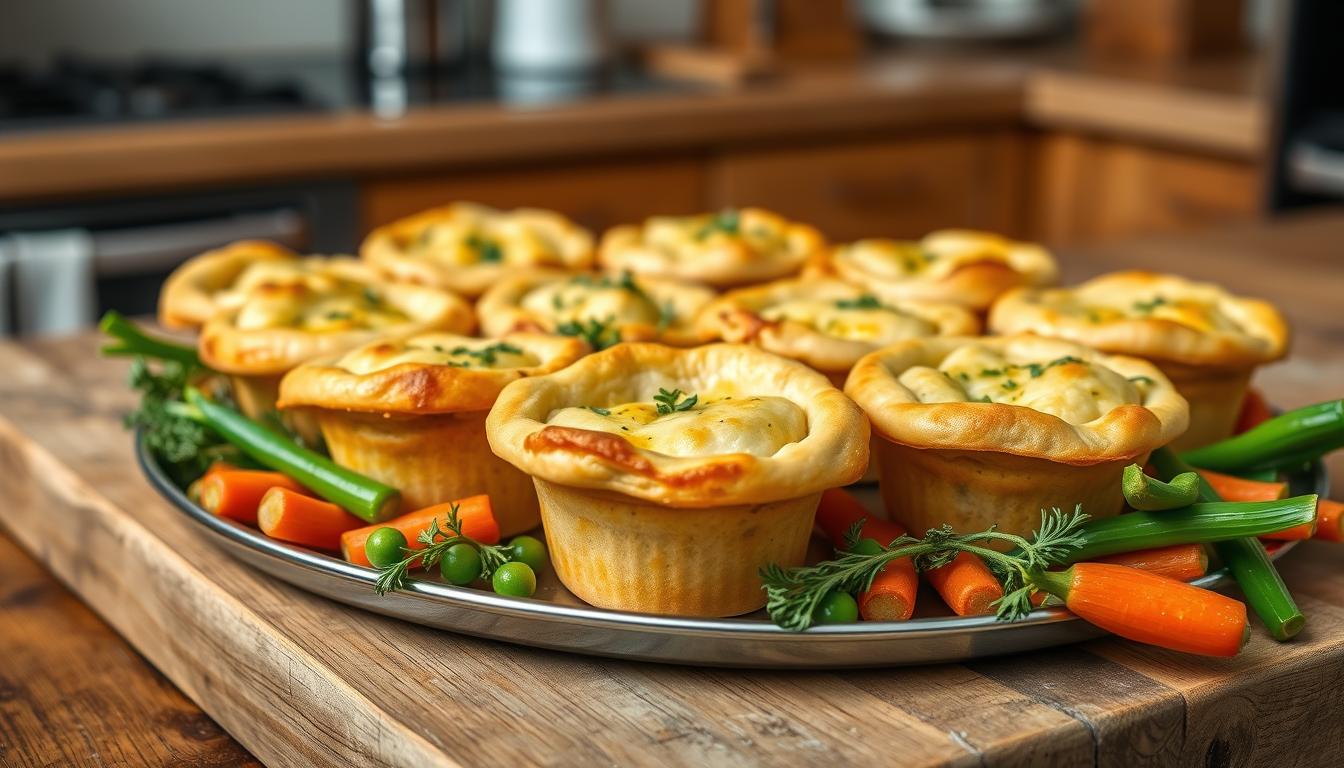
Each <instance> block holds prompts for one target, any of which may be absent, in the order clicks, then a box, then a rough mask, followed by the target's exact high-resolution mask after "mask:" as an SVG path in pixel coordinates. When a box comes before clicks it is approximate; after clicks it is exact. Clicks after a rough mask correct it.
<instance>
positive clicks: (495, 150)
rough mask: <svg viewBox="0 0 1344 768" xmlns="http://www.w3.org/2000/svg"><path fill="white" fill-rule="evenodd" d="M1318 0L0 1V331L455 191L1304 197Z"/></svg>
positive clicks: (1326, 64)
mask: <svg viewBox="0 0 1344 768" xmlns="http://www.w3.org/2000/svg"><path fill="white" fill-rule="evenodd" d="M1341 6H1344V4H1340V3H1338V2H1336V0H1297V2H1273V0H1254V1H1252V2H1242V0H1144V1H1143V2H1129V0H1090V2H1083V1H1082V0H866V1H864V2H852V3H846V2H839V1H838V0H837V1H836V2H813V0H773V1H771V0H713V1H711V0H705V2H703V3H701V2H693V1H692V0H611V1H610V2H602V1H601V0H494V1H493V2H492V1H491V0H345V1H344V2H341V1H339V0H287V2H282V3H275V2H267V1H266V0H233V1H232V2H228V3H219V2H206V1H205V0H192V1H190V2H187V1H183V0H120V1H119V2H115V3H89V2H83V1H81V0H45V1H44V2H41V3H6V4H4V5H3V7H0V334H46V333H59V332H66V331H70V330H73V329H77V328H81V327H85V326H87V325H89V324H91V323H92V322H93V321H94V319H95V318H96V317H97V316H98V314H99V313H100V312H101V311H103V310H105V309H108V308H111V307H116V308H119V309H122V310H124V311H130V312H147V311H149V310H150V309H151V308H152V307H153V305H154V301H155V296H156V291H157V285H158V283H159V281H160V280H161V279H162V277H163V276H164V275H165V274H167V272H168V271H169V270H171V269H172V267H173V266H175V265H176V264H177V263H179V262H180V261H182V260H183V259H185V258H186V257H188V256H191V255H193V254H195V253H197V252H199V251H201V250H204V249H207V248H210V247H214V246H216V245H220V244H222V243H224V242H228V241H231V240H235V239H241V238H252V237H261V238H268V239H274V240H277V241H280V242H283V243H285V244H287V245H290V246H292V247H295V248H301V249H309V250H313V251H318V252H343V251H352V250H354V249H355V248H356V247H357V244H358V242H359V238H360V237H361V236H362V235H363V234H364V233H365V232H367V231H368V230H369V229H370V228H371V227H373V226H376V225H378V224H381V223H384V222H386V221H389V220H391V219H394V218H397V217H400V216H404V215H407V214H410V213H413V212H415V211H418V210H421V209H423V208H427V207H430V206H433V205H436V204H440V203H443V202H447V201H450V200H453V199H471V200H478V201H481V202H485V203H490V204H494V205H501V206H515V205H525V204H532V205H540V206H543V207H551V208H556V209H558V210H561V211H562V212H564V213H567V214H569V215H571V216H574V217H576V218H577V219H579V220H580V221H581V222H582V223H584V224H586V225H588V226H590V227H593V228H596V229H600V228H603V227H606V226H610V225H613V224H616V223H620V222H623V221H627V220H632V219H636V218H640V217H643V216H646V215H649V214H653V213H689V212H693V211H696V210H704V209H713V208H719V207H723V206H731V205H742V204H757V205H763V206H765V207H770V208H775V209H777V210H779V211H781V212H782V213H785V214H787V215H792V216H796V217H799V218H802V219H806V220H809V221H812V222H814V223H816V224H818V225H819V226H820V227H822V228H823V230H824V231H826V232H827V233H828V234H829V235H831V236H832V237H834V238H836V239H841V240H842V239H850V238H857V237H862V236H879V235H889V236H918V235H921V234H923V233H924V232H925V231H927V230H929V229H933V228H936V227H941V226H973V227H982V228H987V229H993V230H997V231H1002V232H1005V233H1007V234H1011V235H1016V236H1020V237H1032V238H1038V239H1041V240H1043V241H1045V242H1047V243H1048V244H1050V245H1052V246H1069V245H1073V244H1077V243H1085V242H1092V241H1096V240H1102V239H1109V238H1118V237H1131V236H1145V235H1153V234H1159V233H1164V232H1172V231H1184V230H1191V229H1198V228H1203V227H1210V226H1217V225H1220V224H1224V223H1227V222H1232V221H1238V220H1245V219H1250V218H1256V217H1260V216H1264V215H1267V214H1268V213H1270V212H1272V211H1280V210H1285V209H1288V208H1294V207H1300V206H1309V205H1318V204H1321V203H1329V202H1331V201H1333V200H1334V199H1335V198H1336V197H1337V196H1339V195H1341V194H1344V181H1341V179H1344V173H1341V170H1340V169H1341V167H1342V166H1344V163H1341V162H1340V160H1341V158H1342V157H1344V155H1341V154H1340V152H1341V150H1344V142H1342V141H1341V138H1340V137H1341V136H1344V120H1341V119H1339V118H1338V117H1336V116H1338V115H1341V114H1344V89H1341V88H1340V87H1339V85H1338V83H1337V82H1335V80H1337V77H1336V75H1337V73H1338V72H1339V71H1342V70H1341V69H1340V64H1341V63H1344V62H1341V61H1340V60H1339V59H1340V57H1341V53H1340V52H1339V51H1337V50H1335V49H1336V48H1338V46H1337V45H1336V44H1335V43H1333V41H1331V40H1330V39H1329V34H1330V31H1331V30H1338V29H1341V28H1344V10H1341ZM1289 84H1291V85H1289Z"/></svg>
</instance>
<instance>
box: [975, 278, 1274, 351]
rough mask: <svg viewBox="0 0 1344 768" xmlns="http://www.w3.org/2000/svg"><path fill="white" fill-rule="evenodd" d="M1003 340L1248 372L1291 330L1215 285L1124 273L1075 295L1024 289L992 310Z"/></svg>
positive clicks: (1266, 309) (1258, 304) (1266, 310)
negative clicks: (1027, 336) (1066, 342)
mask: <svg viewBox="0 0 1344 768" xmlns="http://www.w3.org/2000/svg"><path fill="white" fill-rule="evenodd" d="M989 324H990V327H991V328H993V329H994V331H995V332H998V333H1020V332H1031V333H1035V334H1037V335H1040V336H1050V337H1053V338H1061V339H1071V340H1073V341H1078V342H1081V343H1083V344H1087V345H1088V346H1091V347H1095V348H1097V349H1100V350H1103V351H1107V352H1117V353H1120V354H1126V355H1136V356H1138V357H1142V358H1146V359H1148V360H1157V361H1169V362H1173V363H1180V364H1184V365H1192V366H1201V367H1203V366H1207V367H1216V368H1217V367H1226V368H1245V367H1249V366H1255V365H1260V364H1262V363H1268V362H1271V361H1273V360H1277V359H1279V358H1281V357H1283V356H1284V354H1286V353H1287V350H1288V342H1289V332H1288V324H1287V322H1286V321H1285V320H1284V318H1283V316H1282V315H1281V314H1279V312H1278V310H1276V309H1275V308H1274V307H1273V306H1272V305H1271V304H1269V303H1267V302H1264V301H1260V300H1259V299H1248V298H1241V297H1238V296H1233V295H1232V294H1230V293H1228V292H1227V291H1225V290H1223V289H1222V288H1220V287H1218V286H1216V285H1213V284H1212V283H1197V282H1193V281H1190V280H1186V279H1185V278H1182V277H1177V276H1175V275H1161V274H1155V273H1152V272H1143V271H1137V270H1135V271H1126V272H1115V273H1112V274H1109V275H1102V276H1101V277H1098V278H1095V279H1092V280H1089V281H1087V282H1085V283H1083V284H1081V285H1078V286H1076V287H1073V288H1058V289H1053V290H1040V289H1035V290H1018V291H1013V292H1011V293H1008V294H1006V295H1005V296H1004V297H1003V298H1002V299H1000V300H999V301H998V303H996V304H995V305H994V308H993V309H992V310H991V311H990V316H989Z"/></svg>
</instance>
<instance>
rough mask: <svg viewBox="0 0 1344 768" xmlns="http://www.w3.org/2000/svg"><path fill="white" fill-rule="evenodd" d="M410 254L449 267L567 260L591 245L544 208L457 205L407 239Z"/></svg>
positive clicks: (407, 251)
mask: <svg viewBox="0 0 1344 768" xmlns="http://www.w3.org/2000/svg"><path fill="white" fill-rule="evenodd" d="M404 248H405V251H406V253H407V254H409V255H411V256H415V257H419V258H425V259H429V260H432V261H437V262H441V263H443V264H447V265H451V266H470V265H474V264H508V265H533V264H565V263H569V262H570V261H573V260H574V259H575V258H578V257H580V256H582V255H583V254H582V252H583V251H587V250H588V249H589V248H591V242H590V241H589V239H588V237H587V236H586V235H582V234H580V233H578V231H577V230H576V228H575V227H574V226H573V225H572V224H570V223H569V222H568V221H567V220H565V219H564V218H562V217H560V216H558V215H554V214H550V213H547V212H544V211H535V210H529V209H520V210H517V211H511V212H503V211H496V210H494V209H490V208H485V207H483V206H468V205H458V206H454V208H453V215H452V216H450V217H446V218H442V219H439V220H436V221H433V222H432V223H430V224H428V225H427V226H425V227H424V228H423V229H421V230H420V231H419V233H418V234H416V235H415V236H414V237H412V238H410V239H409V240H408V242H406V243H404Z"/></svg>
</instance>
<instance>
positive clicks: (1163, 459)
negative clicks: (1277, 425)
mask: <svg viewBox="0 0 1344 768" xmlns="http://www.w3.org/2000/svg"><path fill="white" fill-rule="evenodd" d="M1266 423H1268V422H1266ZM1246 434H1250V433H1249V432H1248V433H1246ZM1149 462H1150V463H1151V464H1152V465H1153V467H1154V468H1155V469H1156V470H1157V474H1158V476H1159V477H1174V476H1175V475H1178V474H1180V473H1182V472H1188V471H1190V466H1189V465H1188V464H1186V463H1185V462H1184V461H1182V460H1181V459H1180V458H1179V457H1177V456H1176V454H1174V453H1172V452H1171V451H1170V450H1169V449H1167V448H1159V449H1157V450H1156V451H1153V455H1152V458H1150V459H1149ZM1199 497H1200V498H1201V499H1204V500H1205V501H1208V502H1216V501H1220V500H1221V497H1220V496H1219V495H1218V493H1217V492H1216V491H1214V490H1213V487H1212V486H1210V485H1209V484H1208V482H1207V481H1205V480H1204V478H1202V477H1201V478H1200V480H1199ZM1214 551H1215V552H1217V553H1218V557H1219V558H1220V559H1221V560H1222V561H1223V564H1224V565H1225V566H1227V571H1228V573H1230V574H1232V577H1233V578H1235V579H1236V580H1237V584H1238V585H1239V586H1240V587H1241V591H1242V594H1244V595H1245V596H1246V602H1247V603H1248V604H1250V606H1251V610H1253V611H1255V614H1256V615H1257V616H1259V617H1260V620H1261V621H1263V622H1264V623H1265V626H1266V627H1267V628H1268V629H1269V634H1270V635H1272V636H1273V637H1274V639H1275V640H1280V641H1283V640H1291V639H1292V638H1293V637H1294V636H1296V635H1297V633H1298V632H1301V631H1302V626H1303V625H1304V624H1305V623H1306V617H1305V616H1304V615H1303V613H1302V610H1301V609H1300V608H1298V607H1297V601H1296V600H1294V599H1293V596H1292V594H1290V593H1289V592H1288V587H1287V585H1285V584H1284V583H1283V578H1282V577H1281V576H1279V572H1278V570H1276V569H1275V568H1274V563H1272V562H1270V559H1269V553H1267V552H1265V545H1264V544H1261V543H1260V540H1259V539H1253V538H1245V539H1234V540H1231V541H1223V542H1219V543H1217V544H1215V545H1214Z"/></svg>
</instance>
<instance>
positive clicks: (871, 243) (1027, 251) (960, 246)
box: [807, 229, 1059, 311]
mask: <svg viewBox="0 0 1344 768" xmlns="http://www.w3.org/2000/svg"><path fill="white" fill-rule="evenodd" d="M807 274H808V275H810V276H817V275H822V274H833V275H835V276H836V277H839V278H840V279H842V280H844V281H846V282H848V283H852V284H854V285H857V286H859V287H861V288H863V289H865V290H867V291H868V292H870V293H872V294H873V295H875V296H877V297H879V298H881V299H883V300H884V301H934V302H947V303H950V304H960V305H962V306H964V307H967V308H969V309H973V310H976V311H984V310H986V309H988V308H989V306H990V304H992V303H993V302H994V300H995V299H996V298H998V297H999V296H1000V295H1001V294H1002V293H1003V292H1004V291H1007V290H1009V289H1012V288H1017V287H1019V286H1024V285H1049V284H1051V283H1053V282H1055V280H1056V279H1057V277H1058V274H1059V269H1058V267H1057V266H1056V265H1055V260H1054V257H1052V256H1051V255H1050V252H1049V251H1047V250H1046V249H1044V248H1042V247H1041V246H1039V245H1035V244H1032V243H1020V242H1015V241H1013V240H1009V239H1007V238H1004V237H1000V236H998V235H994V234H990V233H987V232H975V231H972V230H962V229H946V230H941V231H938V232H932V233H930V234H928V235H926V236H925V237H924V238H922V239H920V240H908V241H907V240H881V239H875V240H859V241H857V242H854V243H850V244H848V245H840V246H836V247H835V248H834V249H833V250H832V251H831V252H830V253H829V254H828V255H826V256H824V257H823V258H820V259H815V260H813V262H812V263H811V264H809V266H808V271H807Z"/></svg>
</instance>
